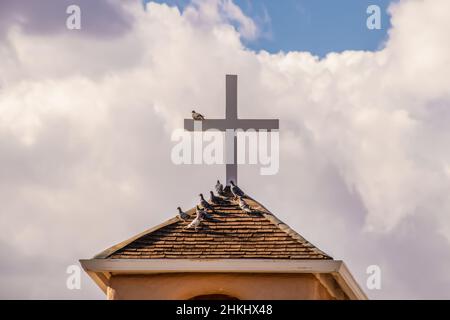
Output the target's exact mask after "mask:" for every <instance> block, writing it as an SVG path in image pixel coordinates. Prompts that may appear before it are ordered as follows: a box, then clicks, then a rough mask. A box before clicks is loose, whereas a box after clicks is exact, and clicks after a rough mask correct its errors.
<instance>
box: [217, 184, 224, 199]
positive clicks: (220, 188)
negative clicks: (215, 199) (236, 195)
mask: <svg viewBox="0 0 450 320" xmlns="http://www.w3.org/2000/svg"><path fill="white" fill-rule="evenodd" d="M216 192H217V194H218V195H219V196H223V197H224V196H225V192H224V191H223V184H221V183H220V181H219V180H217V183H216Z"/></svg>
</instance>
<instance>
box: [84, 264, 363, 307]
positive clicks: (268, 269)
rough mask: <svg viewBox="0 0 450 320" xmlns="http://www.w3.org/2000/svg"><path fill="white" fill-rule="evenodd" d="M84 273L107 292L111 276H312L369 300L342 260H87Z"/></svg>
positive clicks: (354, 296)
mask: <svg viewBox="0 0 450 320" xmlns="http://www.w3.org/2000/svg"><path fill="white" fill-rule="evenodd" d="M80 263H81V265H82V266H83V269H84V270H85V271H86V272H87V273H88V274H89V276H90V277H91V278H92V279H93V280H94V281H95V283H97V285H98V286H99V287H100V288H101V289H102V290H103V291H104V292H106V289H107V287H108V286H109V275H110V274H112V273H114V274H155V273H179V272H183V273H186V272H187V273H189V272H192V273H195V272H201V273H205V272H211V273H219V272H228V273H230V272H234V273H247V272H248V273H310V274H331V275H332V276H333V277H334V278H335V280H336V282H337V283H338V284H339V286H340V287H341V288H342V290H343V291H344V292H345V294H346V295H347V296H348V297H349V298H350V299H352V300H366V299H367V296H366V295H365V293H364V292H363V291H362V289H361V288H360V286H359V285H358V283H357V282H356V281H355V279H354V278H353V276H352V275H351V273H350V271H349V270H348V268H347V267H346V266H345V264H344V262H343V261H340V260H319V259H318V260H280V259H211V260H210V259H201V260H191V259H87V260H80Z"/></svg>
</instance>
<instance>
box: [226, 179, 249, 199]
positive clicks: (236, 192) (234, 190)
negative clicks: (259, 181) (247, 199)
mask: <svg viewBox="0 0 450 320" xmlns="http://www.w3.org/2000/svg"><path fill="white" fill-rule="evenodd" d="M230 183H231V193H233V195H234V197H235V198H238V197H244V196H245V193H244V191H242V190H241V188H239V187H238V186H237V185H236V184H235V183H234V181H233V180H231V181H230Z"/></svg>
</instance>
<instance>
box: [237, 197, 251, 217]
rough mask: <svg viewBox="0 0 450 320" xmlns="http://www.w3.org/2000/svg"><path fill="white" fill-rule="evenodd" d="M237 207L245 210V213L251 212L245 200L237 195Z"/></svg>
mask: <svg viewBox="0 0 450 320" xmlns="http://www.w3.org/2000/svg"><path fill="white" fill-rule="evenodd" d="M239 207H240V208H241V209H242V210H243V211H245V212H247V213H251V212H252V208H250V206H249V205H248V203H247V202H245V200H244V199H242V197H239Z"/></svg>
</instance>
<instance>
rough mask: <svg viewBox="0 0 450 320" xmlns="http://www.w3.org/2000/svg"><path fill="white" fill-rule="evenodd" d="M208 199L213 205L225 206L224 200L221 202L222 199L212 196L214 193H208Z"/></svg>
mask: <svg viewBox="0 0 450 320" xmlns="http://www.w3.org/2000/svg"><path fill="white" fill-rule="evenodd" d="M209 193H210V197H209V201H210V202H211V203H213V204H225V203H226V202H225V200H223V199H222V198H219V197H216V196H215V195H214V192H212V191H210V192H209Z"/></svg>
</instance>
